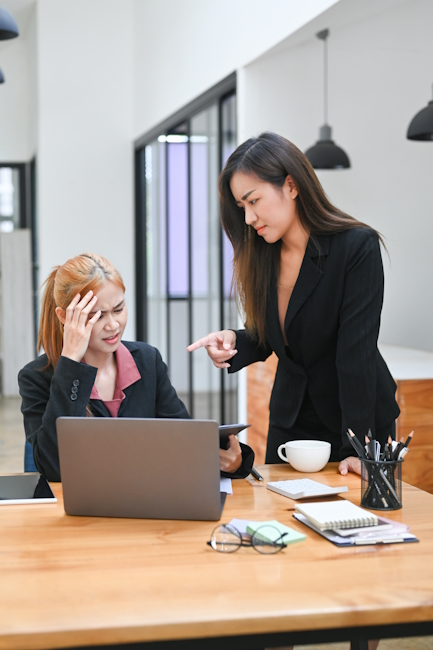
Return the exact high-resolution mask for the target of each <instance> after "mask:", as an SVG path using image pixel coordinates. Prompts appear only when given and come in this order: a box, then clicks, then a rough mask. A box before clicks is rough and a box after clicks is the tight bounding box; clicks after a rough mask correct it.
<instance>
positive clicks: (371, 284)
mask: <svg viewBox="0 0 433 650" xmlns="http://www.w3.org/2000/svg"><path fill="white" fill-rule="evenodd" d="M316 241H317V242H318V244H319V248H320V252H319V251H318V249H317V246H316V245H315V244H314V242H313V241H312V239H311V238H310V240H309V242H308V246H307V249H306V252H305V255H304V259H303V262H302V265H301V269H300V272H299V276H298V279H297V282H296V284H295V287H294V289H293V293H292V296H291V298H290V302H289V306H288V309H287V313H286V317H285V322H284V331H285V334H286V339H287V343H288V348H289V352H288V353H286V350H285V346H284V342H283V338H282V336H281V331H280V324H279V319H278V296H277V282H276V278H274V282H273V286H272V287H271V290H270V295H269V299H268V304H267V317H266V342H267V344H266V345H265V346H264V347H259V346H257V344H256V343H255V342H254V341H253V340H252V339H251V338H250V337H249V336H248V335H247V333H246V332H245V330H240V331H238V332H237V343H236V347H237V349H238V353H237V354H236V355H235V356H234V357H233V359H232V360H231V361H230V364H231V367H230V369H229V372H236V371H237V370H239V369H240V368H242V367H243V366H246V365H249V364H250V363H254V362H255V361H264V360H265V359H266V358H267V357H268V356H269V355H270V354H271V353H272V351H274V352H275V353H276V355H277V356H278V358H279V362H278V368H277V373H276V376H275V382H274V387H273V390H272V395H271V401H270V421H269V437H268V449H269V446H270V445H272V444H273V442H272V441H273V440H274V441H276V440H280V439H281V435H277V434H281V432H284V431H287V430H288V429H290V428H291V427H292V426H293V425H294V423H295V421H296V418H297V415H298V413H299V410H300V407H301V404H302V401H303V398H304V395H305V393H306V391H308V395H309V397H310V399H311V401H312V403H313V406H314V409H315V411H316V413H317V415H318V416H319V418H320V420H321V421H322V422H323V424H324V425H325V426H326V427H327V428H328V429H329V430H330V431H332V432H335V434H336V436H338V441H339V444H341V447H340V458H345V457H347V456H349V455H353V453H354V452H353V449H352V447H351V446H350V444H349V442H348V441H347V437H346V435H345V432H346V430H347V428H348V427H350V428H351V429H352V430H353V431H354V432H355V433H356V435H357V436H358V437H359V439H360V440H362V441H364V436H365V434H366V433H367V431H368V429H369V428H371V430H372V431H373V433H374V432H375V431H377V430H378V429H381V428H383V427H386V426H387V425H391V423H392V422H393V421H394V420H395V419H396V418H397V416H398V415H399V412H400V411H399V408H398V405H397V402H396V401H395V390H396V384H395V382H394V380H393V378H392V377H391V375H390V372H389V370H388V368H387V366H386V364H385V361H384V360H383V358H382V357H381V355H380V353H379V351H378V349H377V338H378V334H379V325H380V313H381V310H382V302H383V267H382V258H381V253H380V246H379V240H378V237H377V235H376V233H375V232H374V231H372V230H371V229H369V228H355V229H352V230H347V231H345V232H342V233H338V234H335V235H330V236H328V237H325V236H316ZM342 434H344V435H343V436H342ZM363 444H364V442H363Z"/></svg>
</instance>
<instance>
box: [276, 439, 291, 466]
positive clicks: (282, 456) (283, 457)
mask: <svg viewBox="0 0 433 650" xmlns="http://www.w3.org/2000/svg"><path fill="white" fill-rule="evenodd" d="M283 448H284V449H285V448H286V443H283V444H282V445H280V446H279V447H278V449H277V454H278V456H279V457H280V458H281V460H284V462H285V463H288V462H289V461H288V460H287V456H286V454H285V453H283V452H282V449H283Z"/></svg>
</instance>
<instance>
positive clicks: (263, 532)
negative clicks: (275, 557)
mask: <svg viewBox="0 0 433 650" xmlns="http://www.w3.org/2000/svg"><path fill="white" fill-rule="evenodd" d="M284 536H285V534H283V535H281V533H280V531H279V530H278V528H275V526H260V528H258V529H257V530H256V531H255V533H254V535H253V536H252V538H251V544H252V545H253V546H254V548H255V549H256V551H258V552H259V553H263V554H264V555H272V554H273V553H279V551H281V550H282V549H283V548H285V546H286V544H285V543H284Z"/></svg>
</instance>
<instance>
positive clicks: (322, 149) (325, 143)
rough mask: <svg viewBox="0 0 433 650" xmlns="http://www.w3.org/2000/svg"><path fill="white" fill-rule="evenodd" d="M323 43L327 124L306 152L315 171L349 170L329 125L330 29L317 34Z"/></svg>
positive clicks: (324, 99)
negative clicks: (328, 40) (328, 39)
mask: <svg viewBox="0 0 433 650" xmlns="http://www.w3.org/2000/svg"><path fill="white" fill-rule="evenodd" d="M316 36H317V38H320V40H321V41H323V52H324V57H323V60H324V75H323V108H324V118H325V123H324V125H323V126H321V127H320V130H319V139H318V141H317V142H316V144H315V145H314V146H313V147H310V148H309V149H307V151H306V152H305V155H306V156H307V158H308V160H309V161H310V163H311V164H312V166H313V167H314V169H348V168H349V167H350V160H349V158H348V156H347V154H346V152H345V151H343V149H341V148H340V147H337V145H336V144H335V142H334V141H333V140H332V137H331V127H330V126H329V125H328V43H327V38H328V36H329V29H324V30H322V31H321V32H318V33H317V34H316Z"/></svg>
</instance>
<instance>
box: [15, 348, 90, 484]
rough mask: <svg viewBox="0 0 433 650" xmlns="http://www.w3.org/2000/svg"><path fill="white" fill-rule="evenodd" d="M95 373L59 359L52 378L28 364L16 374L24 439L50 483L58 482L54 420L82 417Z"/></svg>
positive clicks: (57, 454) (58, 472)
mask: <svg viewBox="0 0 433 650" xmlns="http://www.w3.org/2000/svg"><path fill="white" fill-rule="evenodd" d="M96 372H97V369H96V368H93V367H92V366H88V365H86V364H84V363H77V362H76V361H72V359H68V358H67V357H62V356H61V357H60V358H59V361H58V363H57V366H56V369H55V370H54V373H53V374H52V376H51V373H50V372H49V371H47V370H45V371H44V370H38V369H37V368H34V367H32V366H31V365H30V364H29V365H28V366H26V367H25V368H23V369H22V370H21V371H20V373H19V375H18V385H19V390H20V395H21V397H22V404H21V411H22V414H23V417H24V429H25V433H26V438H27V440H28V441H29V442H30V443H31V445H32V447H33V457H34V460H35V465H36V467H37V469H38V471H39V472H40V473H41V474H42V475H43V476H45V478H46V479H48V480H49V481H60V466H59V452H58V446H57V432H56V419H57V418H58V417H60V416H75V417H85V415H86V406H87V404H88V402H89V399H90V393H91V391H92V386H93V384H94V382H95V378H96Z"/></svg>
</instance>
